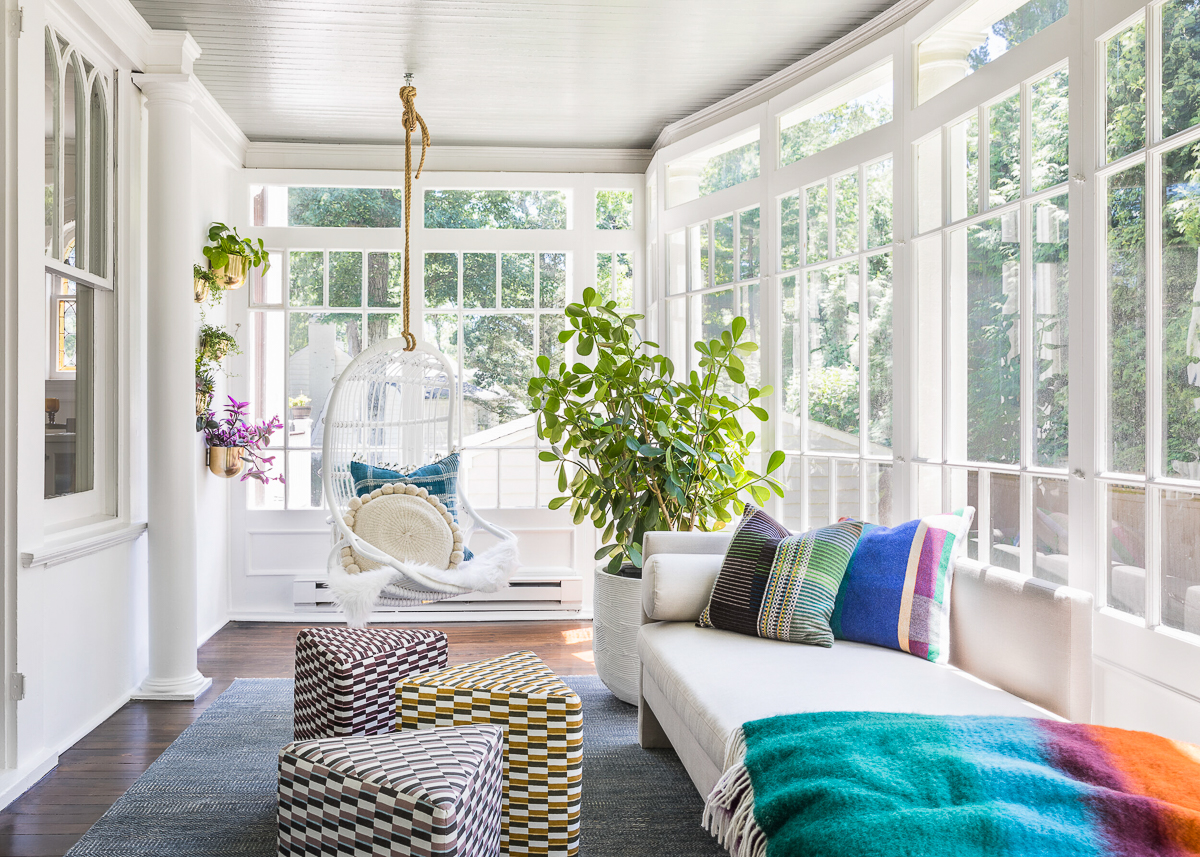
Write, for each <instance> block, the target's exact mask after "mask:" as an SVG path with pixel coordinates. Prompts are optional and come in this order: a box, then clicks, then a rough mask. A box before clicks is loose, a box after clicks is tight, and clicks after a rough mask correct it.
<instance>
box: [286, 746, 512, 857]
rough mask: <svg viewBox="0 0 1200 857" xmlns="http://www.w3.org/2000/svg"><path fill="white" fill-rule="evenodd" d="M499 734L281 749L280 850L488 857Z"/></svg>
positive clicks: (495, 822)
mask: <svg viewBox="0 0 1200 857" xmlns="http://www.w3.org/2000/svg"><path fill="white" fill-rule="evenodd" d="M503 742H504V731H503V730H502V729H500V728H499V727H498V726H484V725H479V726H462V727H459V728H457V729H433V730H429V731H425V732H392V733H389V734H387V735H375V736H372V737H347V738H322V739H320V740H317V741H297V742H296V743H294V744H289V745H288V746H286V747H284V748H283V749H282V750H281V751H280V753H279V853H280V854H281V855H289V854H305V855H312V854H329V855H364V857H365V856H366V855H380V854H388V855H393V854H394V855H404V854H414V855H423V857H424V855H435V854H448V855H449V854H452V855H457V857H467V855H470V857H494V855H499V853H500V801H501V771H502V770H503V762H502V755H503V750H502V745H503Z"/></svg>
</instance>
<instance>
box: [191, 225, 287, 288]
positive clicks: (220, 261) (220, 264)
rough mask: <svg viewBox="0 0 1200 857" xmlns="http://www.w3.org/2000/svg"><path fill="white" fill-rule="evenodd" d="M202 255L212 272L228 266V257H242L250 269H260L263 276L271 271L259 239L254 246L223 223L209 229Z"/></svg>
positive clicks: (267, 256)
mask: <svg viewBox="0 0 1200 857" xmlns="http://www.w3.org/2000/svg"><path fill="white" fill-rule="evenodd" d="M203 253H204V256H205V258H206V259H208V261H209V264H211V265H212V267H213V270H216V269H218V268H224V267H225V266H226V265H227V264H229V257H230V256H244V257H245V258H246V259H247V261H248V262H249V264H250V267H251V268H261V269H262V271H261V273H262V274H264V275H265V274H266V273H267V271H269V270H270V269H271V256H270V254H269V253H268V252H267V248H266V245H265V244H264V243H263V240H262V239H261V238H259V239H258V246H255V245H254V242H253V241H251V240H250V239H249V238H243V237H242V236H240V235H238V233H237V230H236V229H231V228H230V227H228V226H226V225H225V224H224V223H214V224H213V225H212V226H210V227H209V229H208V245H207V246H205V248H204V250H203Z"/></svg>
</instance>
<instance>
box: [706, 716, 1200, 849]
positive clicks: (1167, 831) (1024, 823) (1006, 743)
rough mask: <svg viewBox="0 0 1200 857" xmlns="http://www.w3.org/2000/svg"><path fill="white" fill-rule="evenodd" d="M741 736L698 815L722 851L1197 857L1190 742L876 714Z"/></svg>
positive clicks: (1053, 724) (766, 725)
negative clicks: (740, 758) (738, 753)
mask: <svg viewBox="0 0 1200 857" xmlns="http://www.w3.org/2000/svg"><path fill="white" fill-rule="evenodd" d="M742 732H743V733H744V739H745V747H746V754H745V762H744V764H743V765H735V766H733V767H731V768H730V769H729V770H727V771H726V773H725V775H724V776H723V777H722V778H721V782H719V783H718V784H717V787H716V788H715V789H714V791H713V793H712V795H711V796H710V797H709V799H708V803H707V805H706V808H705V825H706V826H707V827H708V828H709V830H711V831H712V832H713V833H714V834H716V835H717V836H718V837H719V838H720V839H721V841H722V843H723V844H725V845H726V847H728V848H729V849H730V851H731V852H732V853H733V854H734V855H735V857H755V855H764V854H765V855H767V857H803V855H820V857H899V855H904V857H908V856H909V855H911V857H974V855H978V857H983V855H989V857H991V855H995V857H1068V855H1071V857H1075V855H1095V857H1107V855H1122V857H1135V855H1136V856H1137V857H1140V855H1147V857H1149V855H1194V854H1200V748H1196V747H1193V746H1191V745H1185V744H1181V743H1178V742H1174V741H1169V740H1167V739H1165V738H1161V737H1159V736H1157V735H1150V734H1147V733H1143V732H1129V731H1126V730H1121V729H1113V728H1111V727H1103V726H1091V725H1084V724H1073V723H1060V722H1057V721H1052V720H1039V719H1035V718H1023V717H933V716H927V715H917V714H884V713H877V712H822V713H816V714H795V715H786V716H783V717H772V718H768V719H765V720H756V721H752V722H750V723H747V724H745V725H744V726H743V727H742Z"/></svg>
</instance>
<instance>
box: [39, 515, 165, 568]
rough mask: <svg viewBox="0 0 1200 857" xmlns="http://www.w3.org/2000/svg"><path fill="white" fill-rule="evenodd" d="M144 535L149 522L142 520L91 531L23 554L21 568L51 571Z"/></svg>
mask: <svg viewBox="0 0 1200 857" xmlns="http://www.w3.org/2000/svg"><path fill="white" fill-rule="evenodd" d="M144 532H146V522H145V521H140V522H138V523H134V524H125V523H122V524H117V525H115V526H112V527H106V528H105V529H104V530H102V531H99V532H92V533H89V534H88V535H86V536H80V535H79V534H78V533H76V534H73V535H72V537H71V538H63V539H58V540H54V541H50V542H47V543H46V544H44V545H42V546H41V547H40V548H38V549H37V550H36V551H30V552H27V553H22V554H21V565H22V566H23V567H25V568H36V567H39V566H41V567H45V568H49V567H50V566H53V565H61V564H62V563H64V562H71V561H72V560H76V559H80V558H82V557H85V556H90V555H91V554H94V553H99V552H100V551H102V550H105V549H106V548H110V547H112V546H113V545H119V544H122V543H123V542H132V541H134V540H135V539H138V538H140V537H141V535H142V533H144Z"/></svg>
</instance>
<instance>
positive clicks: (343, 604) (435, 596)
mask: <svg viewBox="0 0 1200 857" xmlns="http://www.w3.org/2000/svg"><path fill="white" fill-rule="evenodd" d="M517 564H518V559H517V543H516V542H515V541H509V540H506V541H502V542H500V543H499V544H496V545H493V546H492V547H491V548H489V549H488V550H486V551H484V552H483V553H482V554H476V555H475V557H474V558H473V559H471V560H470V561H469V562H464V563H461V564H460V565H459V566H458V568H456V569H452V570H443V569H435V568H434V567H433V566H428V565H423V564H416V563H400V567H401V568H412V569H413V570H414V571H415V572H418V573H420V574H423V575H425V576H426V577H429V578H431V579H433V580H437V581H438V582H439V583H446V584H453V585H455V586H460V587H463V588H465V589H469V590H472V591H476V592H497V591H499V590H501V589H503V588H504V587H505V586H507V585H508V579H509V577H511V576H512V574H513V572H514V571H515V570H516V568H517ZM406 583H408V584H409V586H407V587H406V586H405V584H406ZM411 583H412V582H411V581H410V580H408V578H407V577H406V576H405V575H404V573H403V572H400V571H396V570H395V569H391V568H386V567H385V568H376V569H372V570H371V571H361V572H359V573H358V574H347V573H346V572H345V571H344V570H342V568H341V567H340V564H335V563H333V562H331V563H330V567H329V592H330V594H331V595H332V596H333V600H334V601H335V602H337V605H338V607H340V608H341V611H342V613H343V615H345V617H346V624H347V625H349V626H350V627H351V628H361V627H363V626H364V625H366V624H367V622H368V621H369V620H370V618H371V613H372V611H373V610H374V609H375V606H376V604H378V603H380V602H382V603H388V604H399V605H412V604H422V603H426V602H430V601H442V600H445V599H447V598H453V597H454V596H455V595H456V594H457V593H455V592H446V593H439V592H433V591H424V590H421V589H419V588H418V587H413V586H411Z"/></svg>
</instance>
